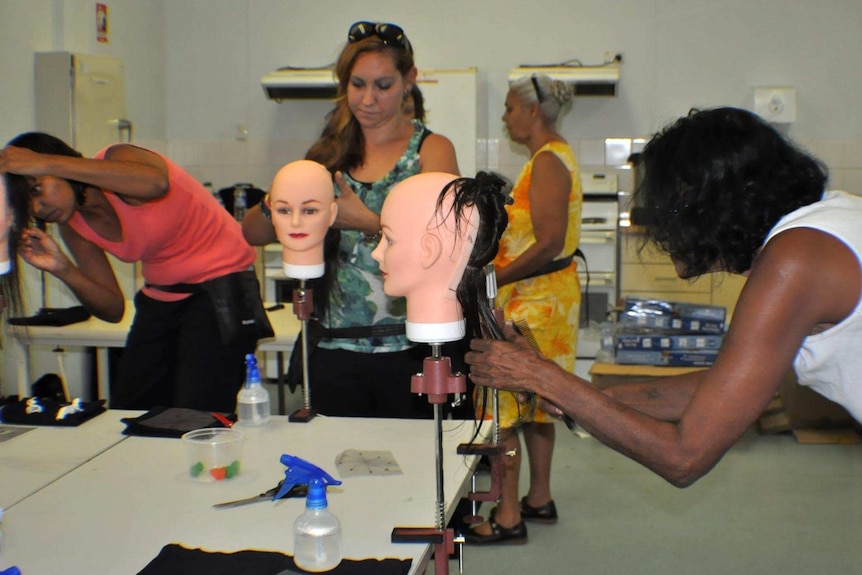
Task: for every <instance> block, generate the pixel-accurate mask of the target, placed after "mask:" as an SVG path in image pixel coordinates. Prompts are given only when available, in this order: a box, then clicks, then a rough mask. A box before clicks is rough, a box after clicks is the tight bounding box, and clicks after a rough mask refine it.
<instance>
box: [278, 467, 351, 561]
mask: <svg viewBox="0 0 862 575" xmlns="http://www.w3.org/2000/svg"><path fill="white" fill-rule="evenodd" d="M281 462H282V464H284V465H286V466H287V471H285V473H284V483H283V484H282V486H281V489H280V490H279V491H278V493H276V494H275V496H274V497H273V501H277V500H278V499H280V498H281V496H282V495H284V494H285V493H287V491H288V490H290V488H291V487H293V486H294V485H296V484H297V483H307V484H308V495H307V496H306V500H305V511H303V512H302V514H301V515H300V516H299V517H297V518H296V521H295V522H294V524H293V561H294V563H296V566H297V567H299V568H300V569H303V570H305V571H309V572H312V573H320V572H323V571H330V570H332V569H335V568H336V567H337V566H338V564H339V563H341V558H342V546H341V523H340V522H339V521H338V518H337V517H336V516H335V515H333V514H332V513H331V512H330V511H329V509H328V505H327V501H326V486H327V485H341V482H340V481H338V480H337V479H334V478H333V477H332V476H331V475H329V474H328V473H327V472H325V471H324V470H322V469H321V468H319V467H317V466H316V465H314V464H311V463H309V462H307V461H305V460H303V459H300V458H299V457H296V456H293V455H287V454H284V455H282V456H281Z"/></svg>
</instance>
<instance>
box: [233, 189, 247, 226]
mask: <svg viewBox="0 0 862 575" xmlns="http://www.w3.org/2000/svg"><path fill="white" fill-rule="evenodd" d="M246 208H248V203H247V200H246V197H245V188H243V187H242V186H237V187H235V188H234V189H233V217H234V218H236V221H238V222H240V223H242V219H243V218H244V217H245V210H246Z"/></svg>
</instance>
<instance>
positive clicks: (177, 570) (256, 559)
mask: <svg viewBox="0 0 862 575" xmlns="http://www.w3.org/2000/svg"><path fill="white" fill-rule="evenodd" d="M411 563H412V562H411V561H410V560H409V559H361V560H358V561H357V560H353V559H345V560H343V561H342V562H341V563H340V564H339V565H338V567H336V568H335V569H333V570H332V571H329V573H332V574H333V575H405V574H406V573H407V572H409V571H410V565H411ZM237 573H242V574H243V575H282V574H289V573H307V571H303V570H302V569H300V568H299V567H297V566H296V564H295V563H294V562H293V557H291V556H290V555H285V554H284V553H277V552H275V551H255V550H251V549H249V550H245V551H237V552H235V553H214V552H210V551H204V550H202V549H188V548H186V547H183V546H182V545H179V544H177V543H171V544H169V545H165V546H164V547H163V548H162V550H161V552H160V553H159V554H158V555H157V556H156V558H155V559H153V560H152V561H150V563H149V564H148V565H147V566H146V567H144V569H143V571H140V572H139V573H138V575H236V574H237Z"/></svg>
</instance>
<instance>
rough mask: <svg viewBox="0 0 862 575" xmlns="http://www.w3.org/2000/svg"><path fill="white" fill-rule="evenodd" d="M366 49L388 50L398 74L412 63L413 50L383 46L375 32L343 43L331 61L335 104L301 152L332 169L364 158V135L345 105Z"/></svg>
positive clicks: (404, 74) (408, 70) (355, 163)
mask: <svg viewBox="0 0 862 575" xmlns="http://www.w3.org/2000/svg"><path fill="white" fill-rule="evenodd" d="M367 52H380V53H385V54H388V55H389V57H391V58H392V61H393V63H394V64H395V68H396V69H397V70H398V71H399V72H400V73H401V76H402V77H405V76H407V74H408V73H409V72H410V70H411V69H413V66H414V61H413V54H411V53H410V52H409V51H408V50H406V49H404V48H400V47H397V46H387V45H386V44H384V43H383V42H382V41H381V40H380V38H378V37H377V36H369V37H367V38H363V39H362V40H360V41H358V42H349V43H347V44H346V45H345V46H344V48H343V49H342V50H341V54H340V55H339V56H338V61H337V62H336V64H335V74H336V76H337V77H338V95H337V96H336V98H335V108H333V109H332V111H331V112H329V114H327V116H326V125H325V126H324V128H323V131H322V132H321V134H320V137H319V138H318V139H317V141H316V142H315V143H314V144H313V145H312V146H311V147H310V148H309V149H308V152H306V154H305V158H306V159H307V160H314V161H315V162H318V163H320V164H323V165H324V166H326V167H327V168H328V169H329V171H330V172H332V173H335V172H337V171H339V170H342V171H346V170H348V169H350V168H353V167H355V166H359V165H362V163H363V162H364V160H365V139H364V137H363V135H362V129H361V128H360V126H359V122H357V121H356V118H355V117H354V116H353V113H352V112H351V111H350V107H349V106H348V103H347V86H348V84H349V82H350V74H351V73H352V72H353V66H354V64H355V63H356V60H357V58H359V56H360V55H361V54H365V53H367Z"/></svg>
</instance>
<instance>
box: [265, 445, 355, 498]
mask: <svg viewBox="0 0 862 575" xmlns="http://www.w3.org/2000/svg"><path fill="white" fill-rule="evenodd" d="M280 461H281V463H282V465H286V466H287V470H286V471H285V472H284V483H282V484H281V489H279V490H278V493H276V494H275V496H274V497H273V498H272V500H273V501H276V500H278V499H280V498H282V497H283V496H284V495H285V494H286V493H287V492H288V491H289V490H290V488H291V487H293V486H294V485H300V484H306V485H308V498H309V500H312V499H313V497H316V498H317V499H318V500H319V499H320V493H321V491H322V492H323V501H324V502H325V501H326V486H327V485H341V482H340V481H339V480H337V479H335V478H334V477H332V476H331V475H330V474H328V473H327V472H325V471H324V470H323V469H321V468H319V467H318V466H316V465H314V464H313V463H309V462H308V461H306V460H304V459H302V458H300V457H297V456H295V455H288V454H287V453H285V454H283V455H282V456H281V459H280ZM313 480H316V481H313ZM313 491H314V492H315V495H314V496H312V492H313Z"/></svg>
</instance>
